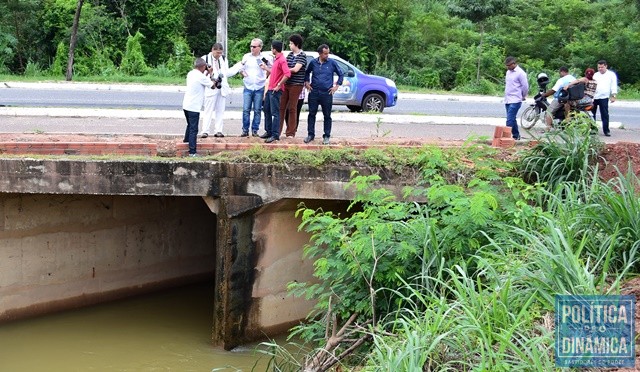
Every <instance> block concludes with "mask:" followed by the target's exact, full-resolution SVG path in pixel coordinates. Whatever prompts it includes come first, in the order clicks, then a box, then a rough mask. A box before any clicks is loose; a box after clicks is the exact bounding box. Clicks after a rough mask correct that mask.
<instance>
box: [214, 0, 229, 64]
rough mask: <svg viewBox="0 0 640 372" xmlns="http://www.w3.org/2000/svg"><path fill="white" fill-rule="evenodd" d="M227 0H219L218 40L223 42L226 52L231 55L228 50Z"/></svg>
mask: <svg viewBox="0 0 640 372" xmlns="http://www.w3.org/2000/svg"><path fill="white" fill-rule="evenodd" d="M227 1H228V0H218V18H217V19H216V42H218V43H221V44H222V47H223V48H224V54H226V55H229V51H228V50H227V19H228V12H227Z"/></svg>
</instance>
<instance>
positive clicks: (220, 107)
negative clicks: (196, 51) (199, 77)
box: [201, 43, 231, 138]
mask: <svg viewBox="0 0 640 372" xmlns="http://www.w3.org/2000/svg"><path fill="white" fill-rule="evenodd" d="M223 52H224V48H223V46H222V44H221V43H215V44H213V46H212V47H211V52H210V53H209V54H206V55H204V56H202V59H204V60H205V62H206V63H207V66H208V72H207V73H208V74H209V75H210V77H211V79H212V80H217V79H218V77H219V76H221V81H220V87H219V88H217V89H210V90H207V92H206V93H205V96H204V111H203V113H202V132H201V133H202V138H207V137H209V131H210V129H211V121H213V122H214V126H213V132H214V135H213V136H214V137H224V134H223V133H222V130H223V129H222V126H223V124H222V116H223V115H224V109H225V106H226V101H227V96H228V95H229V92H230V90H231V88H230V87H229V81H228V80H227V78H229V77H230V76H231V74H230V73H229V61H227V59H226V58H225V56H223V55H222V53H223Z"/></svg>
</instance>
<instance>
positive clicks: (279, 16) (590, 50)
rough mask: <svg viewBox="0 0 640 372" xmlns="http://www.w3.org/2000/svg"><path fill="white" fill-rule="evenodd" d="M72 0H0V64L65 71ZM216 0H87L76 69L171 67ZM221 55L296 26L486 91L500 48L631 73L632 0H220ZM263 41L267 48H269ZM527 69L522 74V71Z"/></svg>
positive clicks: (497, 77)
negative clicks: (224, 17)
mask: <svg viewBox="0 0 640 372" xmlns="http://www.w3.org/2000/svg"><path fill="white" fill-rule="evenodd" d="M77 5H78V0H0V73H14V74H22V73H25V72H27V73H28V72H29V71H44V72H48V73H51V74H54V75H60V76H64V73H65V71H66V67H67V58H68V53H69V52H68V50H69V40H70V35H71V29H72V24H73V19H74V14H75V12H76V7H77ZM216 7H217V4H216V1H215V0H150V1H133V0H85V1H84V5H83V7H82V12H81V17H80V23H79V28H78V42H77V47H76V52H75V63H74V75H75V76H88V75H105V76H110V75H113V74H129V75H136V74H156V75H159V76H172V75H176V76H180V75H182V74H184V73H185V70H188V69H189V66H190V63H191V62H192V59H193V56H194V55H196V56H199V55H202V54H204V53H206V52H207V51H208V50H209V49H210V48H211V44H212V43H213V42H214V41H215V30H216ZM228 8H229V29H228V35H229V45H228V46H229V47H228V49H229V50H228V51H227V54H228V57H229V59H230V60H231V62H234V61H237V60H238V59H239V58H240V56H241V55H242V54H243V53H246V52H248V50H249V48H248V46H249V41H250V40H251V39H252V38H254V37H260V38H262V39H263V40H265V42H266V43H268V42H269V41H270V40H272V39H286V38H287V37H288V36H289V35H290V34H291V33H294V32H297V33H300V34H301V35H303V37H305V45H304V46H305V49H307V50H315V49H316V47H317V46H318V45H319V44H321V43H327V44H329V45H330V47H331V50H332V51H333V52H334V53H336V54H338V55H340V56H342V57H345V58H346V59H348V60H350V61H351V62H353V63H354V64H356V65H357V66H359V67H360V68H362V69H363V70H364V71H366V72H371V73H377V74H382V75H385V76H388V77H390V78H393V79H395V80H396V81H397V82H398V83H400V84H407V85H414V86H419V87H426V88H434V89H447V90H448V89H457V90H462V91H475V92H485V93H488V92H491V91H492V90H495V89H496V87H498V86H499V85H500V84H501V80H502V79H503V76H504V58H505V57H506V56H507V55H514V56H516V57H518V58H519V59H520V61H521V64H522V66H523V67H524V68H525V69H526V70H527V71H528V72H530V73H537V72H540V71H546V72H555V70H556V69H557V68H558V67H559V66H561V65H567V66H569V67H570V68H571V69H572V70H573V71H574V72H575V73H579V74H581V72H582V71H584V69H585V68H586V67H589V66H591V67H596V65H595V63H596V61H597V60H598V59H606V60H607V61H609V64H610V67H611V68H612V69H614V70H615V71H617V73H618V75H619V78H620V80H621V83H622V84H623V85H627V86H632V85H633V86H634V87H635V88H638V86H639V84H640V69H638V58H639V56H640V20H639V17H638V13H639V9H640V0H591V1H588V0H563V1H557V0H448V1H447V0H444V1H436V0H409V1H406V0H229V5H228ZM267 49H268V48H267ZM530 76H532V74H530Z"/></svg>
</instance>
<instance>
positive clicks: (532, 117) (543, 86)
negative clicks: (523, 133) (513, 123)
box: [520, 72, 549, 129]
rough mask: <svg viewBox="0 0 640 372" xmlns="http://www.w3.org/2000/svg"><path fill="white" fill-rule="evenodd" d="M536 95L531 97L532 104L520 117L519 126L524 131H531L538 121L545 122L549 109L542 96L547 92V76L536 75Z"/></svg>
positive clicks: (542, 74) (545, 98) (545, 99)
mask: <svg viewBox="0 0 640 372" xmlns="http://www.w3.org/2000/svg"><path fill="white" fill-rule="evenodd" d="M537 82H538V94H536V95H535V96H534V97H533V101H534V102H533V104H531V105H530V106H529V107H527V108H526V109H525V110H524V111H523V112H522V114H521V115H520V126H521V127H522V128H524V129H531V128H533V127H534V125H536V123H538V121H541V120H542V121H543V122H544V121H545V117H546V115H547V109H548V108H549V102H548V101H547V97H544V96H543V95H542V94H543V93H544V92H546V91H547V85H549V77H548V76H547V74H545V73H544V72H543V73H540V74H538V79H537Z"/></svg>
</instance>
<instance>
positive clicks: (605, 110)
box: [591, 59, 618, 137]
mask: <svg viewBox="0 0 640 372" xmlns="http://www.w3.org/2000/svg"><path fill="white" fill-rule="evenodd" d="M593 79H594V80H595V81H597V82H598V86H597V87H596V94H595V95H594V96H593V108H592V109H591V113H592V114H593V120H595V119H596V114H597V113H598V107H600V120H601V121H602V131H603V132H604V135H605V136H607V137H611V133H610V132H609V100H611V103H614V102H615V101H616V96H617V94H618V77H617V76H616V74H615V73H614V72H613V71H610V70H608V65H607V61H605V60H604V59H601V60H600V61H598V72H596V73H595V75H593Z"/></svg>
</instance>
